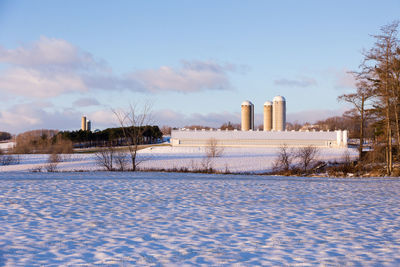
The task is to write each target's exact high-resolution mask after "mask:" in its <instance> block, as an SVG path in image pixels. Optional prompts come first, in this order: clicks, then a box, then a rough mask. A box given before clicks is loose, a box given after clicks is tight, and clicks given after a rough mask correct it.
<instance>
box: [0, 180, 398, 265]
mask: <svg viewBox="0 0 400 267" xmlns="http://www.w3.org/2000/svg"><path fill="white" fill-rule="evenodd" d="M399 193H400V182H399V180H398V179H394V178H390V179H389V178H366V179H329V178H290V177H268V176H243V175H230V176H228V175H204V174H176V173H153V172H151V173H150V172H149V173H140V172H139V173H116V172H111V173H110V172H108V173H107V172H90V173H22V172H8V173H4V172H3V173H0V218H1V223H0V233H1V235H0V265H4V266H33V265H34V266H38V265H45V266H49V265H51V266H60V265H62V266H70V265H73V266H76V265H102V266H103V265H107V266H108V265H113V266H114V265H115V266H132V265H134V266H137V265H168V266H186V265H207V266H210V265H213V266H215V265H240V266H244V265H245V266H248V265H257V266H260V265H268V266H277V265H279V266H282V265H287V266H295V265H302V266H309V265H321V266H327V265H328V266H343V265H356V266H362V265H366V266H372V265H375V266H382V265H387V266H398V265H399V264H400V255H399V253H398V252H399V251H400V208H399V207H400V194H399Z"/></svg>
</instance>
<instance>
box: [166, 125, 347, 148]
mask: <svg viewBox="0 0 400 267" xmlns="http://www.w3.org/2000/svg"><path fill="white" fill-rule="evenodd" d="M347 136H348V133H347V131H341V130H339V131H319V132H317V131H237V130H234V131H225V130H189V129H180V130H173V131H172V132H171V144H172V146H207V145H209V144H210V140H212V139H214V140H215V141H216V143H217V145H218V146H227V147H279V146H282V145H287V146H289V147H304V146H310V145H312V146H315V147H332V148H337V147H347Z"/></svg>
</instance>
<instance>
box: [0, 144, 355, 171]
mask: <svg viewBox="0 0 400 267" xmlns="http://www.w3.org/2000/svg"><path fill="white" fill-rule="evenodd" d="M278 150H279V149H278V148H225V149H224V151H223V153H222V156H221V157H218V158H214V159H213V160H212V162H211V165H212V167H213V168H214V169H216V170H219V171H225V170H229V171H231V172H254V173H256V172H266V171H270V170H271V167H272V162H273V161H274V159H275V158H276V156H277V153H278ZM345 151H348V152H349V154H350V156H351V157H353V158H355V157H356V156H357V155H358V152H357V151H356V150H355V149H346V148H340V149H339V148H329V149H328V148H324V149H320V151H319V156H318V158H319V159H321V160H324V161H335V160H338V161H340V160H343V155H344V154H345ZM48 157H49V156H48V155H21V156H20V164H19V165H10V166H0V171H31V170H34V169H37V168H39V167H43V166H45V165H46V162H47V160H48ZM63 158H64V160H63V162H61V163H60V164H59V165H58V169H59V170H60V171H77V170H91V171H93V170H101V169H102V167H100V166H98V165H97V164H96V159H95V155H94V154H72V155H65V156H63ZM204 158H205V150H204V148H199V147H170V146H158V147H151V148H147V149H143V150H140V151H139V154H138V159H139V160H140V161H142V160H143V162H142V163H141V164H140V166H139V167H140V168H141V169H174V168H178V169H179V168H189V169H199V168H200V169H201V168H202V167H203V164H204Z"/></svg>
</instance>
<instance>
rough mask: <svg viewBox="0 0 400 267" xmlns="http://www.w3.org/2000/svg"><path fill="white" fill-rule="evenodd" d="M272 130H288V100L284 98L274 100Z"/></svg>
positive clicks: (279, 97) (276, 97) (278, 97)
mask: <svg viewBox="0 0 400 267" xmlns="http://www.w3.org/2000/svg"><path fill="white" fill-rule="evenodd" d="M272 129H273V130H274V131H284V130H285V129H286V100H285V98H284V97H283V96H275V97H274V99H273V100H272Z"/></svg>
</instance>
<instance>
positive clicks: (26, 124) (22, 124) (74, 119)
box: [0, 102, 80, 133]
mask: <svg viewBox="0 0 400 267" xmlns="http://www.w3.org/2000/svg"><path fill="white" fill-rule="evenodd" d="M51 107H52V105H51V104H49V103H41V102H31V103H24V104H17V105H14V106H12V107H10V108H9V109H7V110H2V111H0V128H1V129H4V130H5V131H9V132H11V133H21V132H24V131H28V130H33V129H44V128H46V129H71V128H72V129H78V128H79V127H80V113H79V112H77V111H74V110H61V111H56V110H52V111H48V110H47V108H51Z"/></svg>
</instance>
